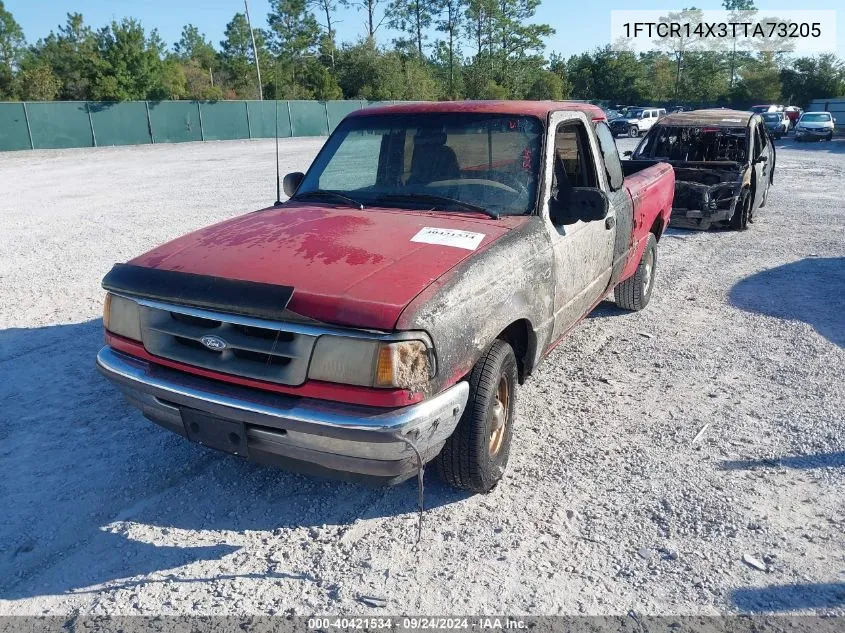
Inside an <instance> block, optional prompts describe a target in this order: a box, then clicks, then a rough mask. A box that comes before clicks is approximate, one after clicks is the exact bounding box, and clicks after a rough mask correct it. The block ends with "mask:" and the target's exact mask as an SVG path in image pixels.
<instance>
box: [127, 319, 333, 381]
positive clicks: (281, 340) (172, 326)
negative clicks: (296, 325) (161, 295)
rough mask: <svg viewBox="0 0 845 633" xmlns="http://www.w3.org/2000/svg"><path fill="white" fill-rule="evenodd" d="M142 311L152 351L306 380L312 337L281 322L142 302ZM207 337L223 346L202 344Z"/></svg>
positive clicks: (254, 374) (219, 367) (271, 377)
mask: <svg viewBox="0 0 845 633" xmlns="http://www.w3.org/2000/svg"><path fill="white" fill-rule="evenodd" d="M140 310H141V338H142V340H143V343H144V348H145V349H146V350H147V351H148V352H149V353H150V354H153V355H155V356H160V357H162V358H167V359H170V360H175V361H179V362H182V363H187V364H189V365H194V366H197V367H202V368H204V369H210V370H213V371H219V372H223V373H227V374H234V375H236V376H244V377H246V378H255V379H258V380H266V381H269V382H276V383H279V384H283V385H301V384H302V383H303V382H305V379H306V376H307V374H308V363H309V360H310V358H311V351H312V349H313V348H314V342H315V341H316V339H317V337H316V336H312V335H310V334H302V333H300V332H295V331H290V330H286V329H285V324H284V323H278V324H276V323H269V322H265V321H258V320H255V319H249V318H242V317H236V316H234V315H225V314H219V313H216V312H207V311H204V310H203V311H202V312H201V314H200V313H199V312H200V311H198V310H194V309H191V308H180V307H177V306H158V305H155V306H152V305H145V304H141V305H140ZM212 317H213V318H212ZM209 336H212V337H216V338H218V339H220V340H222V341H224V342H225V347H222V348H221V349H213V348H212V347H209V346H207V345H205V344H204V343H203V342H202V339H203V337H209Z"/></svg>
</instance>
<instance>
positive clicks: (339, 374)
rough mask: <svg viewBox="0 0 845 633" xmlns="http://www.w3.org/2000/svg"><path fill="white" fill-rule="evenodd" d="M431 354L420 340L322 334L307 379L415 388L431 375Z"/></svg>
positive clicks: (432, 358)
mask: <svg viewBox="0 0 845 633" xmlns="http://www.w3.org/2000/svg"><path fill="white" fill-rule="evenodd" d="M434 370H435V367H434V354H433V351H432V350H431V348H430V347H429V346H428V344H427V343H426V342H425V341H423V340H417V339H413V340H407V341H378V340H373V339H366V338H351V337H345V336H331V335H324V336H321V337H320V338H318V339H317V343H316V345H315V346H314V354H313V356H312V357H311V366H310V367H309V369H308V377H309V378H312V379H314V380H325V381H327V382H338V383H343V384H347V385H358V386H361V387H399V388H403V389H408V388H413V387H419V386H420V385H423V384H425V383H426V382H428V381H429V379H430V378H431V377H432V376H434Z"/></svg>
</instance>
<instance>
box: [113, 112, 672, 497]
mask: <svg viewBox="0 0 845 633" xmlns="http://www.w3.org/2000/svg"><path fill="white" fill-rule="evenodd" d="M284 183H285V185H284V186H285V192H286V193H287V194H288V195H289V196H290V199H289V200H288V201H287V202H286V203H284V204H278V205H276V206H273V207H270V208H267V209H263V210H260V211H255V212H253V213H249V214H247V215H243V216H240V217H237V218H234V219H232V220H228V221H226V222H222V223H220V224H217V225H215V226H211V227H209V228H205V229H201V230H199V231H196V232H194V233H191V234H189V235H186V236H184V237H181V238H178V239H176V240H174V241H172V242H169V243H167V244H164V245H163V246H160V247H158V248H156V249H154V250H152V251H150V252H148V253H146V254H143V255H141V256H139V257H137V258H135V259H134V260H132V261H131V262H129V263H128V264H116V265H115V266H114V268H113V269H112V270H111V271H110V272H109V273H108V274H107V275H106V277H105V278H104V280H103V287H104V288H105V289H106V290H107V292H108V294H107V296H106V301H105V311H104V319H103V322H104V326H105V330H106V335H105V336H106V346H105V347H104V348H103V349H102V350H101V351H100V353H99V355H98V357H97V364H98V367H99V369H100V371H101V372H102V373H103V374H104V375H105V376H107V377H108V378H109V379H111V380H112V381H114V382H115V383H116V384H117V386H118V387H119V388H120V389H121V390H122V391H123V392H124V394H125V395H126V396H127V398H128V400H129V401H130V402H131V403H132V404H133V405H135V406H137V407H138V408H139V409H140V410H141V411H142V412H143V413H144V414H145V415H146V416H147V417H149V418H150V419H152V420H153V421H154V422H157V423H158V424H160V425H162V426H164V427H165V428H167V429H170V430H172V431H175V432H176V433H179V434H181V435H183V436H185V437H187V438H188V439H190V440H194V441H197V442H200V443H202V444H204V445H206V446H209V447H212V448H216V449H220V450H223V451H227V452H229V453H234V454H236V455H239V456H241V457H245V458H249V459H252V460H256V461H259V462H264V463H270V464H275V465H281V466H283V467H287V468H291V469H295V470H300V471H305V472H312V473H320V474H329V475H332V476H336V477H341V478H349V479H366V480H369V481H377V482H381V483H396V482H399V481H402V480H404V479H406V478H408V477H410V476H412V475H414V474H415V473H417V472H419V471H420V470H421V469H422V467H423V465H424V463H426V462H428V461H430V460H433V459H435V458H436V459H437V464H438V467H439V470H440V472H441V474H442V475H443V476H444V478H445V479H446V481H447V482H449V483H451V484H453V485H455V486H457V487H461V488H465V489H469V490H472V491H477V492H484V491H488V490H490V489H491V488H492V487H493V486H495V485H496V483H497V482H498V481H499V479H500V478H501V477H502V474H503V472H504V469H505V466H506V464H507V461H508V454H509V451H510V444H511V438H512V434H513V432H514V429H515V428H516V425H515V420H514V404H515V396H516V389H517V387H518V384H520V383H521V382H523V381H524V380H525V379H526V378H527V377H528V376H529V375H530V374H531V373H532V372H533V371H535V369H536V368H537V365H538V363H539V362H540V360H541V359H542V358H543V357H544V356H545V355H546V354H547V353H548V352H549V350H551V349H552V347H553V346H554V345H555V344H556V343H557V342H558V341H559V340H560V339H561V338H562V337H563V336H564V335H565V334H566V333H567V332H568V331H569V330H570V329H571V328H572V327H573V326H574V325H575V324H577V323H578V321H579V320H580V319H582V318H583V317H584V316H585V315H586V314H587V313H589V312H590V310H592V309H593V307H594V306H595V305H596V304H597V303H599V302H600V301H601V300H602V299H603V298H604V297H605V296H607V294H608V293H609V292H611V291H612V292H614V295H615V299H616V302H617V303H618V304H619V305H620V306H621V307H623V308H625V309H630V310H639V309H641V308H644V307H645V306H646V304H647V303H648V301H649V297H650V296H651V293H652V290H653V287H654V276H655V263H656V248H657V243H658V241H659V239H660V237H661V235H662V233H663V230H664V228H665V227H666V225H667V223H668V220H669V214H670V212H671V209H672V196H673V192H674V175H673V171H672V168H671V167H670V166H669V165H666V164H660V163H658V164H653V165H649V166H647V167H640V166H637V165H633V166H627V167H625V166H623V163H622V162H621V161H620V160H619V154H618V152H617V149H616V146H615V144H614V140H613V135H612V134H611V132H610V129H609V128H608V126H607V123H606V121H605V117H604V114H603V112H602V111H601V110H600V109H599V108H597V107H594V106H591V105H587V104H582V103H567V102H462V103H425V104H406V105H397V106H390V107H378V108H370V109H365V110H361V111H359V112H355V113H354V114H351V115H349V116H347V117H346V119H344V120H343V121H342V122H341V124H340V125H339V126H338V128H337V129H336V130H335V131H334V132H333V133H332V135H331V136H330V137H329V139H328V140H327V141H326V143H325V145H324V146H323V148H322V149H321V150H320V152H319V154H318V155H317V157H316V159H315V160H314V162H313V164H312V165H311V167H310V169H309V170H308V172H307V173H306V174H301V173H295V174H289V175H288V176H286V177H285V180H284Z"/></svg>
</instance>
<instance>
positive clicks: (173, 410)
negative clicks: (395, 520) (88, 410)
mask: <svg viewBox="0 0 845 633" xmlns="http://www.w3.org/2000/svg"><path fill="white" fill-rule="evenodd" d="M97 368H98V369H99V371H100V373H102V374H103V375H104V376H106V378H108V379H109V380H111V381H112V382H114V383H115V384H116V385H117V386H118V388H119V389H120V390H121V391H122V392H123V394H124V395H125V396H126V398H127V399H128V400H129V402H130V403H131V404H132V405H134V406H136V407H137V408H139V409H140V410H141V411H142V412H143V414H144V415H145V416H146V417H147V418H149V419H151V420H152V421H153V422H156V423H157V424H160V425H161V426H163V427H165V428H167V429H169V430H171V431H173V432H175V433H178V434H180V435H183V436H185V437H188V438H189V439H192V440H194V441H198V442H200V443H202V444H204V445H207V446H210V447H212V448H217V449H220V450H224V451H226V452H229V453H233V454H236V455H239V456H241V457H247V458H249V459H250V460H253V461H257V462H261V463H269V464H272V465H277V466H281V467H283V468H288V469H291V470H298V471H303V472H307V473H313V474H320V475H328V476H331V477H336V478H341V479H352V480H364V481H370V482H374V483H384V484H392V483H398V482H400V481H402V480H404V479H407V478H408V477H410V476H412V475H414V474H415V473H416V472H417V470H418V467H419V464H418V461H419V460H418V458H417V454H416V452H415V450H414V448H416V450H417V451H419V453H420V455H421V457H422V459H423V461H424V462H427V461H429V460H431V459H433V458H434V457H436V456H437V454H438V453H439V452H440V449H441V448H442V447H443V444H444V443H445V441H446V439H447V438H448V437H449V436H450V435H451V434H452V432H453V431H454V430H455V427H456V426H457V424H458V421H459V420H460V418H461V415H462V414H463V411H464V408H465V407H466V402H467V398H468V396H469V385H468V383H466V382H465V381H462V382H459V383H457V384H456V385H454V386H452V387H450V388H449V389H447V390H446V391H444V392H442V393H440V394H438V395H436V396H434V397H432V398H429V399H428V400H424V401H423V402H420V403H419V404H415V405H410V406H407V407H401V408H398V409H384V408H378V407H368V406H360V405H351V404H342V403H336V402H330V401H326V400H315V399H310V398H299V397H294V396H287V395H283V394H278V393H273V392H265V391H260V390H257V389H250V388H246V387H239V386H237V385H230V384H227V383H223V382H219V381H215V380H210V379H207V378H202V377H200V376H194V375H192V374H187V373H185V372H180V371H175V370H171V369H168V368H166V367H162V366H159V365H156V364H153V363H149V362H147V361H144V360H141V359H138V358H135V357H132V356H128V355H126V354H123V353H121V352H118V351H116V350H114V349H113V348H111V347H108V346H107V347H104V348H103V349H101V350H100V352H99V354H97Z"/></svg>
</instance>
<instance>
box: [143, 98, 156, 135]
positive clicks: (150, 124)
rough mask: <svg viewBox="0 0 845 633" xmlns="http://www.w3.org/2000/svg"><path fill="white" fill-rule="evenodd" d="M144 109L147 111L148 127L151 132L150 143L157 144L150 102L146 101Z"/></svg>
mask: <svg viewBox="0 0 845 633" xmlns="http://www.w3.org/2000/svg"><path fill="white" fill-rule="evenodd" d="M144 107H145V108H146V109H147V127H148V128H149V130H150V143H152V144H153V145H155V144H156V135H155V132H153V120H152V119H151V118H150V102H149V101H144Z"/></svg>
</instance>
